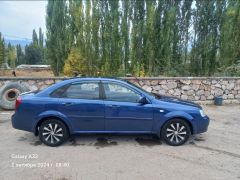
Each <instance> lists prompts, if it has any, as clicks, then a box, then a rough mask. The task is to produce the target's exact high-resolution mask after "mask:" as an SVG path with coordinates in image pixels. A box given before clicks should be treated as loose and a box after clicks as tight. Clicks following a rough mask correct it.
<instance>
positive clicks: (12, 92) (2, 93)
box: [0, 82, 29, 110]
mask: <svg viewBox="0 0 240 180" xmlns="http://www.w3.org/2000/svg"><path fill="white" fill-rule="evenodd" d="M26 91H29V89H28V88H27V87H25V86H23V85H22V84H20V83H18V82H10V83H8V84H6V85H5V86H3V87H2V88H1V89H0V107H1V108H2V109H6V110H13V109H15V101H16V99H17V97H18V96H19V94H21V93H23V92H26Z"/></svg>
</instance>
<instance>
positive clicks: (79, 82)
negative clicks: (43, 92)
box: [49, 80, 102, 101]
mask: <svg viewBox="0 0 240 180" xmlns="http://www.w3.org/2000/svg"><path fill="white" fill-rule="evenodd" d="M83 83H96V84H98V87H99V90H98V98H97V99H80V98H68V97H53V96H52V94H53V93H54V92H56V91H57V90H58V89H60V88H63V87H67V89H68V88H69V87H70V86H71V85H75V84H83ZM100 86H101V82H100V81H99V80H98V81H94V80H93V81H77V82H72V83H69V84H65V85H63V86H61V87H59V88H57V89H55V90H54V91H53V92H51V93H50V94H49V96H50V97H51V98H60V99H75V100H95V101H96V100H102V98H101V94H100V91H101V90H100ZM67 89H66V90H65V91H64V92H66V91H67Z"/></svg>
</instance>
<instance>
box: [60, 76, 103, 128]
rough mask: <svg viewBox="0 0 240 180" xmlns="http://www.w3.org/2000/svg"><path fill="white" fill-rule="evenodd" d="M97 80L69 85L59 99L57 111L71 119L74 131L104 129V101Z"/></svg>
mask: <svg viewBox="0 0 240 180" xmlns="http://www.w3.org/2000/svg"><path fill="white" fill-rule="evenodd" d="M99 97H100V93H99V81H84V82H77V83H73V84H71V85H69V87H67V89H66V90H65V91H64V94H63V95H62V98H60V100H59V107H58V109H59V111H60V112H61V113H63V114H64V115H66V116H67V118H68V119H69V120H70V121H71V125H72V129H73V130H74V131H76V132H77V131H90V132H91V131H104V103H103V100H101V99H100V98H99Z"/></svg>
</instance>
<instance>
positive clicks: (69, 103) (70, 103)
mask: <svg viewBox="0 0 240 180" xmlns="http://www.w3.org/2000/svg"><path fill="white" fill-rule="evenodd" d="M73 104H74V103H72V102H64V103H62V105H65V106H70V105H73Z"/></svg>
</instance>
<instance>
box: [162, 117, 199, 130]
mask: <svg viewBox="0 0 240 180" xmlns="http://www.w3.org/2000/svg"><path fill="white" fill-rule="evenodd" d="M173 119H181V120H183V121H185V122H186V123H187V124H188V125H189V128H190V132H191V134H194V132H195V130H194V127H193V124H192V122H191V121H190V120H189V119H187V118H186V117H182V116H176V117H172V118H170V119H167V120H166V121H165V122H164V123H163V124H162V125H161V128H160V131H159V133H161V131H162V128H163V127H164V125H165V124H166V123H167V122H169V121H170V120H173Z"/></svg>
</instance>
